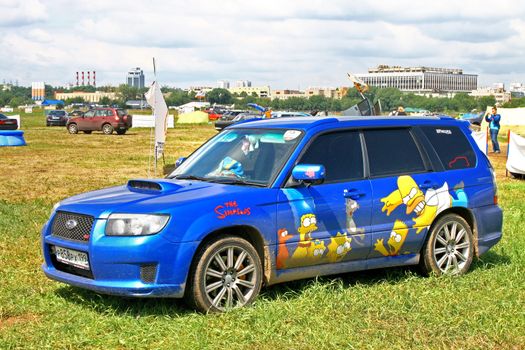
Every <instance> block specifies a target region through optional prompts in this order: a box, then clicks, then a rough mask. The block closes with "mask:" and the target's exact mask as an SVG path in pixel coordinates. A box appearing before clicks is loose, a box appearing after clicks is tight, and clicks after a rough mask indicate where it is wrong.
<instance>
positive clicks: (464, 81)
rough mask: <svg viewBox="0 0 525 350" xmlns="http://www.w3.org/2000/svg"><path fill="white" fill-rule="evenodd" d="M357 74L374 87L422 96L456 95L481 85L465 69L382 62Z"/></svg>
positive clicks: (475, 76)
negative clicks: (383, 63)
mask: <svg viewBox="0 0 525 350" xmlns="http://www.w3.org/2000/svg"><path fill="white" fill-rule="evenodd" d="M357 76H358V77H359V78H360V79H362V80H363V81H364V82H365V83H367V84H368V85H370V86H377V87H383V88H385V87H394V88H397V89H399V90H401V91H407V92H414V93H416V94H422V95H448V96H452V95H454V94H455V93H458V92H471V91H473V90H476V89H477V88H478V76H477V75H476V74H464V73H463V70H461V69H449V68H432V67H399V66H387V65H379V66H377V68H370V69H368V73H367V74H357Z"/></svg>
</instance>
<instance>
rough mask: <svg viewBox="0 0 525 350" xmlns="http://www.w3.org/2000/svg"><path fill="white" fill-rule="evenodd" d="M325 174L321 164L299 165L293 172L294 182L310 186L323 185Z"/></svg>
mask: <svg viewBox="0 0 525 350" xmlns="http://www.w3.org/2000/svg"><path fill="white" fill-rule="evenodd" d="M325 174H326V171H325V168H324V165H321V164H297V165H296V166H295V167H294V168H293V170H292V177H293V179H294V180H296V181H299V182H302V183H306V184H309V185H311V184H313V185H317V184H322V183H323V181H324V179H325V176H326V175H325Z"/></svg>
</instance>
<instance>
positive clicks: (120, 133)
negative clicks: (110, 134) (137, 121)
mask: <svg viewBox="0 0 525 350" xmlns="http://www.w3.org/2000/svg"><path fill="white" fill-rule="evenodd" d="M126 131H127V130H126V129H118V130H117V134H118V135H124V134H125V133H126Z"/></svg>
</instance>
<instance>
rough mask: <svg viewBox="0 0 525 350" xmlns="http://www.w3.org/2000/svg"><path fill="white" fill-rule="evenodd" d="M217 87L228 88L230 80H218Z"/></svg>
mask: <svg viewBox="0 0 525 350" xmlns="http://www.w3.org/2000/svg"><path fill="white" fill-rule="evenodd" d="M217 87H218V88H219V89H229V88H230V82H229V81H227V80H219V81H218V82H217Z"/></svg>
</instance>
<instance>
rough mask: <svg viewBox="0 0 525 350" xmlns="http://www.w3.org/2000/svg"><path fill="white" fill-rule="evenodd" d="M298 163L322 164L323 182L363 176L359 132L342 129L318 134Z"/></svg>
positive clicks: (349, 179)
mask: <svg viewBox="0 0 525 350" xmlns="http://www.w3.org/2000/svg"><path fill="white" fill-rule="evenodd" d="M299 163H302V164H322V165H324V167H325V169H326V179H325V183H330V182H341V181H351V180H357V179H361V178H363V154H362V152H361V139H360V137H359V132H358V131H344V132H337V133H330V134H324V135H321V136H319V137H318V138H316V139H315V140H314V141H313V142H312V143H311V144H310V146H309V147H308V149H307V150H306V152H305V153H304V154H303V156H302V157H301V159H300V161H299Z"/></svg>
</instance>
